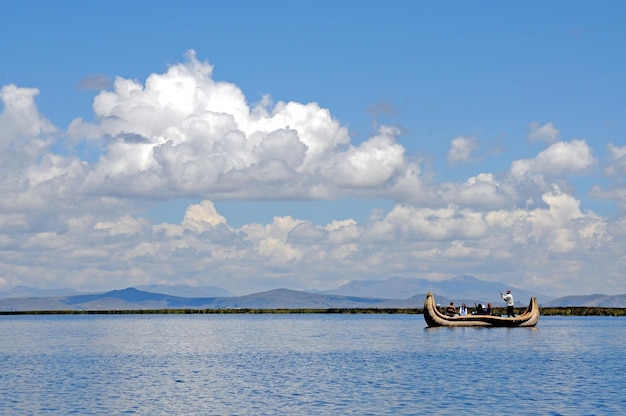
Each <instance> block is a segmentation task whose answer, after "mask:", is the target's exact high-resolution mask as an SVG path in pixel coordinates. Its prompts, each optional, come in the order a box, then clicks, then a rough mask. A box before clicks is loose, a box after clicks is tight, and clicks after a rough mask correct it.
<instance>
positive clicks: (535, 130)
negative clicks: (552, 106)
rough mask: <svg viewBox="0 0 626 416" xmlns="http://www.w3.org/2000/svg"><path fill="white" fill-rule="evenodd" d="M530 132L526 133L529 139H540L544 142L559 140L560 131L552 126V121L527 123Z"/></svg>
mask: <svg viewBox="0 0 626 416" xmlns="http://www.w3.org/2000/svg"><path fill="white" fill-rule="evenodd" d="M528 128H529V129H530V133H528V139H529V140H531V141H542V142H545V143H554V142H556V141H557V140H559V136H560V135H561V132H560V131H559V129H557V128H556V127H554V124H553V123H552V122H549V123H546V124H544V125H540V124H539V123H537V122H536V121H535V122H532V123H530V124H529V125H528Z"/></svg>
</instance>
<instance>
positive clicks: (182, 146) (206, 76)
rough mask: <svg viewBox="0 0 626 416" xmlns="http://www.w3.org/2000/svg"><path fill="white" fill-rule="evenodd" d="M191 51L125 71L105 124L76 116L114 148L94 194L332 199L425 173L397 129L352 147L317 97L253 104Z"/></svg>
mask: <svg viewBox="0 0 626 416" xmlns="http://www.w3.org/2000/svg"><path fill="white" fill-rule="evenodd" d="M187 58H188V59H187V61H186V62H185V63H182V64H177V65H173V66H171V67H170V68H169V69H168V71H167V72H166V73H165V74H152V75H151V76H150V77H148V79H147V80H146V82H145V85H141V84H140V83H138V82H137V81H132V80H127V79H123V78H117V79H116V81H115V84H114V89H113V91H104V92H101V93H100V94H99V95H98V96H97V97H96V99H95V100H94V111H95V113H96V116H97V120H98V121H97V122H96V123H86V122H84V121H82V120H81V119H76V120H74V121H73V122H72V123H71V125H70V129H69V135H70V137H72V138H73V140H80V139H81V138H82V139H85V140H99V141H100V142H101V143H102V146H103V148H104V152H103V154H102V156H101V157H100V159H99V161H98V162H97V163H96V164H95V165H94V166H91V167H90V171H89V173H88V174H87V177H86V179H85V188H84V190H85V191H86V192H97V193H110V192H115V193H116V194H120V195H128V196H131V195H139V196H146V197H150V196H154V195H156V194H158V193H159V192H161V190H164V189H165V190H166V191H165V192H166V193H167V194H168V195H172V196H181V197H187V196H203V197H209V196H210V197H220V196H222V197H229V198H232V197H237V198H253V199H255V198H259V197H261V196H262V197H264V198H267V197H268V196H272V197H274V198H276V199H280V198H294V197H297V198H329V197H331V196H333V195H335V194H336V193H337V192H338V189H342V190H343V191H342V192H350V190H353V191H354V192H358V191H359V190H360V189H362V188H374V187H379V186H381V185H385V184H387V185H389V186H390V185H391V184H392V182H393V180H394V178H396V177H404V178H406V177H407V175H408V174H409V172H411V173H410V174H413V173H415V172H416V171H415V169H413V168H410V169H408V170H407V168H408V166H407V164H406V162H405V160H404V148H403V147H402V146H401V145H399V144H398V143H396V141H395V136H396V135H397V134H398V133H399V132H398V130H397V129H394V128H391V127H386V126H383V127H381V128H380V131H379V133H378V134H377V135H376V136H374V137H372V138H370V139H368V140H366V141H365V142H363V143H361V144H360V145H358V146H352V145H349V137H348V133H347V129H346V128H345V127H342V126H341V125H340V124H339V123H338V122H337V120H335V119H334V118H333V117H332V116H331V114H330V112H329V111H328V110H327V109H323V108H321V107H319V106H318V105H317V104H316V103H309V104H300V103H295V102H288V103H285V102H278V103H276V104H275V105H274V104H273V103H272V102H271V99H270V98H269V97H268V96H265V97H263V99H262V100H261V101H260V102H259V103H258V104H256V105H254V106H253V107H250V106H248V104H247V102H246V99H245V97H244V95H243V93H242V92H241V90H239V88H237V86H235V85H234V84H230V83H226V82H217V81H214V80H213V79H212V78H211V74H212V70H213V67H212V66H211V65H209V64H207V63H202V62H200V61H198V60H197V59H196V57H195V54H194V53H193V52H190V53H189V54H188V56H187ZM320 173H321V174H320ZM245 184H254V186H246V185H245Z"/></svg>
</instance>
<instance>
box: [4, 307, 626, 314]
mask: <svg viewBox="0 0 626 416" xmlns="http://www.w3.org/2000/svg"><path fill="white" fill-rule="evenodd" d="M523 312H524V309H521V308H520V309H517V310H516V314H518V315H519V314H521V313H523ZM494 313H495V314H502V316H506V309H505V308H494ZM188 314H194V315H202V314H204V315H219V314H253V315H254V314H257V315H261V314H408V315H421V314H423V309H422V308H320V309H314V308H310V309H309V308H304V309H288V308H284V309H253V308H225V309H135V310H63V311H0V315H188ZM541 315H543V316H626V308H599V307H595V306H594V307H586V306H567V307H549V308H541Z"/></svg>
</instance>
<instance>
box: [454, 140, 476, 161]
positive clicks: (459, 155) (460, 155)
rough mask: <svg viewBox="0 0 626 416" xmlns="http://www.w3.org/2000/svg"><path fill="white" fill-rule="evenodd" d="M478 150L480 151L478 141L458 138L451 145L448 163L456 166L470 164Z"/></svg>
mask: <svg viewBox="0 0 626 416" xmlns="http://www.w3.org/2000/svg"><path fill="white" fill-rule="evenodd" d="M476 149H478V141H477V140H476V139H474V138H471V137H463V136H459V137H456V138H455V139H453V140H452V142H451V143H450V150H449V151H448V163H449V164H451V165H454V164H457V163H466V162H470V161H472V159H473V156H472V153H473V152H474V151H475V150H476Z"/></svg>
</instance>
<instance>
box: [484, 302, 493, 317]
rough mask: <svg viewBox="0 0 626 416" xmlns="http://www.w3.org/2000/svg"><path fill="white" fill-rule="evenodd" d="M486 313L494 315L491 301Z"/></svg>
mask: <svg viewBox="0 0 626 416" xmlns="http://www.w3.org/2000/svg"><path fill="white" fill-rule="evenodd" d="M485 313H486V314H487V315H493V305H492V304H491V302H489V303H488V304H487V310H486V311H485Z"/></svg>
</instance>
